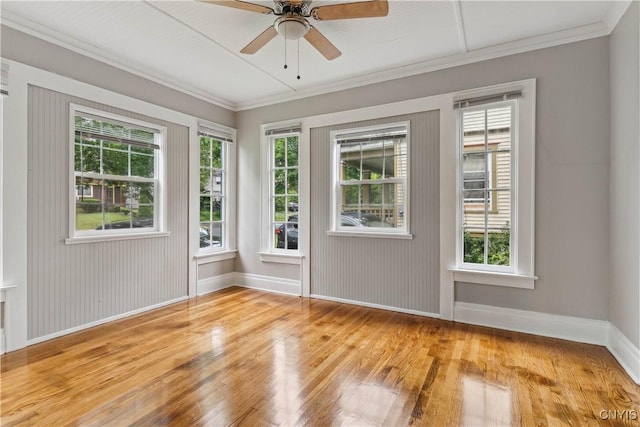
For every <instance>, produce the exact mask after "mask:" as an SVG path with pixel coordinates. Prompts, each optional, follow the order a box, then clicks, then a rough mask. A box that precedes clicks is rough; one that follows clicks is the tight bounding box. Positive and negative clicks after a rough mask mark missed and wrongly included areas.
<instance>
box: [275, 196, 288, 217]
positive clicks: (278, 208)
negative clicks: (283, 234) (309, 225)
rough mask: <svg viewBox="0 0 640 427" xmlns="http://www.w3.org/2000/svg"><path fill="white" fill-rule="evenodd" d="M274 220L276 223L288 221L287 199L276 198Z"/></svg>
mask: <svg viewBox="0 0 640 427" xmlns="http://www.w3.org/2000/svg"><path fill="white" fill-rule="evenodd" d="M273 205H274V220H275V221H276V222H284V221H286V207H285V205H286V197H274V198H273Z"/></svg>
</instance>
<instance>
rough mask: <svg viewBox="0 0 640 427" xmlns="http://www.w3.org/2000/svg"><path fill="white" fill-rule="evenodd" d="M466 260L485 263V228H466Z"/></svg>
mask: <svg viewBox="0 0 640 427" xmlns="http://www.w3.org/2000/svg"><path fill="white" fill-rule="evenodd" d="M463 256H464V262H467V263H471V264H484V229H478V228H475V229H474V228H469V229H465V230H464V248H463Z"/></svg>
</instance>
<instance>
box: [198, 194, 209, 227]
mask: <svg viewBox="0 0 640 427" xmlns="http://www.w3.org/2000/svg"><path fill="white" fill-rule="evenodd" d="M200 221H211V197H210V196H200Z"/></svg>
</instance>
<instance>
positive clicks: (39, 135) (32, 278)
mask: <svg viewBox="0 0 640 427" xmlns="http://www.w3.org/2000/svg"><path fill="white" fill-rule="evenodd" d="M69 103H74V104H79V105H83V106H86V107H91V108H95V109H99V110H101V111H107V112H111V113H115V114H118V115H121V116H125V117H131V118H135V119H139V120H143V121H146V122H150V123H154V124H158V125H161V126H166V127H167V141H166V156H165V159H166V191H167V193H166V194H167V200H166V205H167V230H168V231H169V232H170V235H169V236H167V237H158V238H148V239H134V240H120V241H110V242H99V243H87V244H77V245H67V244H65V238H66V237H67V236H68V235H69V234H68V233H69V232H68V228H69V219H68V218H69V216H68V215H69V182H68V179H69V178H68V177H69V170H68V163H69V154H68V153H69V129H68V128H69V126H68V123H69ZM28 135H29V139H28V170H29V173H28V190H27V195H28V196H27V199H28V207H27V213H28V222H27V236H28V242H27V259H28V267H27V274H28V275H27V283H28V289H29V291H28V316H29V319H28V338H29V339H34V338H39V337H42V336H47V335H50V334H53V333H55V332H59V331H63V330H67V329H71V328H75V327H78V326H81V325H85V324H89V323H92V322H96V321H98V320H100V319H104V318H109V317H112V316H117V315H119V314H122V313H128V312H131V311H135V310H138V309H141V308H145V307H149V306H154V305H157V304H160V303H164V302H166V301H171V300H175V299H178V298H180V297H186V296H187V290H188V282H187V279H188V274H187V268H188V256H187V255H188V254H187V249H188V247H187V228H188V221H187V206H188V205H189V203H188V200H187V194H188V191H187V189H188V176H189V175H188V172H187V171H188V149H187V148H188V146H189V129H188V128H186V127H184V126H179V125H176V124H173V123H168V122H163V121H159V120H157V119H154V118H151V117H145V116H142V115H140V114H136V113H132V112H129V111H123V110H121V109H116V108H113V107H109V106H106V105H101V104H98V103H96V102H92V101H89V100H85V99H81V98H77V97H72V96H69V95H65V94H61V93H58V92H54V91H51V90H47V89H42V88H39V87H35V86H31V87H29V129H28Z"/></svg>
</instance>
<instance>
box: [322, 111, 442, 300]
mask: <svg viewBox="0 0 640 427" xmlns="http://www.w3.org/2000/svg"><path fill="white" fill-rule="evenodd" d="M403 121H409V122H410V128H409V134H410V145H409V153H410V154H409V162H410V164H409V170H410V182H409V188H410V190H409V198H410V200H409V201H410V221H411V224H410V227H411V233H412V234H413V239H412V240H404V239H380V238H366V237H355V238H354V237H346V236H328V235H327V230H330V229H331V224H330V222H331V221H330V220H331V203H330V200H331V195H330V194H331V174H330V173H329V172H328V171H330V170H331V168H332V167H333V166H332V142H331V138H330V133H331V131H332V130H341V129H351V128H357V127H364V126H372V125H378V124H384V123H397V122H403ZM439 125H440V114H439V111H437V110H436V111H429V112H424V113H416V114H409V115H402V116H395V117H386V118H382V119H377V120H367V121H364V122H357V123H346V124H341V125H335V126H325V127H322V128H315V129H311V158H312V159H313V161H312V162H311V221H310V223H311V252H310V257H311V261H310V262H311V294H312V295H322V296H325V297H331V298H339V299H346V300H352V301H360V302H366V303H369V304H377V305H383V306H387V307H396V308H402V309H405V310H413V311H419V312H422V313H439V311H440V307H439V304H440V280H439V279H440V270H439V266H440V227H439V213H440V212H439V209H438V199H439V186H438V183H439V179H438V177H439V173H440V168H439V159H440V157H439V146H440V126H439Z"/></svg>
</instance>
